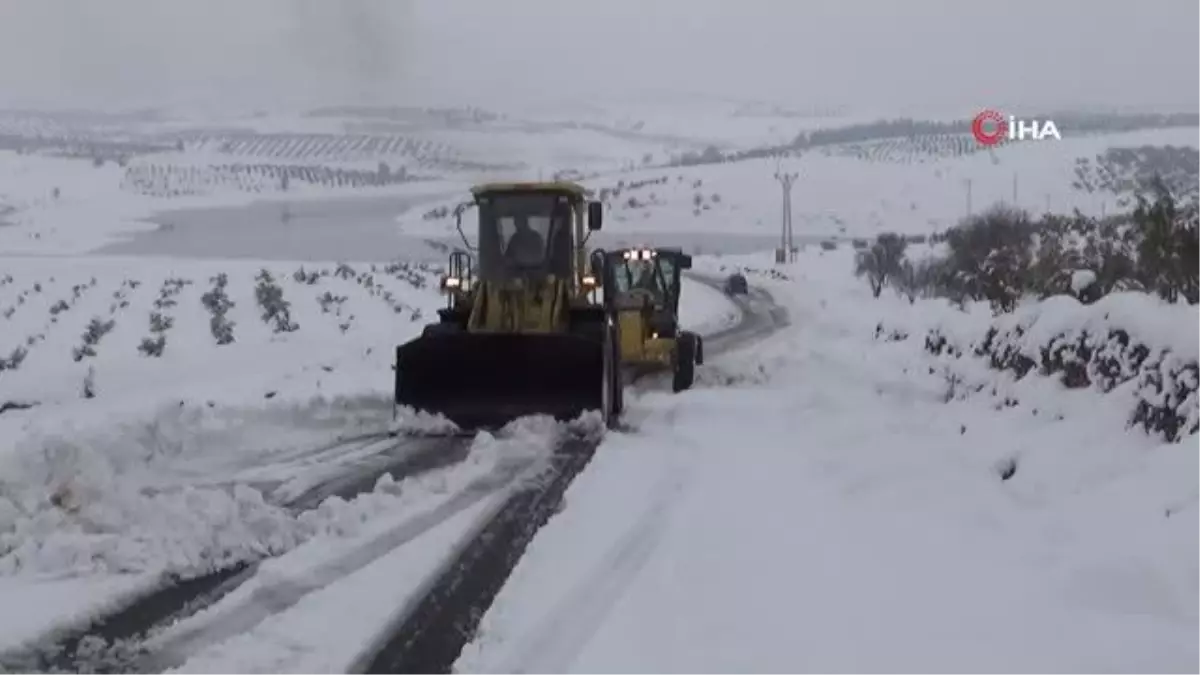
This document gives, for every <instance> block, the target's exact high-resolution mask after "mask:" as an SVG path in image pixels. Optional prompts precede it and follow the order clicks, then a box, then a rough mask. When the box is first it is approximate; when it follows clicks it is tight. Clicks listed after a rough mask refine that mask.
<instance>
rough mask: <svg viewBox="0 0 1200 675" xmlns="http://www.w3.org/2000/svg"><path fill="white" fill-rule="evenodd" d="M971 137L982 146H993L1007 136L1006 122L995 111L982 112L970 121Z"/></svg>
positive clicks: (1002, 116)
mask: <svg viewBox="0 0 1200 675" xmlns="http://www.w3.org/2000/svg"><path fill="white" fill-rule="evenodd" d="M971 135H973V136H975V140H977V141H979V142H980V143H982V144H983V145H995V144H997V143H999V142H1000V140H1001V139H1002V138H1004V137H1005V136H1007V135H1008V120H1006V119H1005V118H1004V115H1001V114H1000V113H998V112H996V111H995V110H984V111H983V112H981V113H979V114H978V115H976V116H975V119H973V120H971Z"/></svg>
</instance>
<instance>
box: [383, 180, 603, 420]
mask: <svg viewBox="0 0 1200 675" xmlns="http://www.w3.org/2000/svg"><path fill="white" fill-rule="evenodd" d="M472 193H473V196H474V203H475V205H476V206H477V208H478V211H479V230H478V245H477V247H475V252H476V256H477V260H478V266H477V269H476V265H475V264H474V263H475V259H474V258H472V256H470V255H469V254H468V253H466V252H465V251H458V252H455V253H454V254H452V255H451V259H450V269H449V270H448V274H447V275H446V277H445V278H444V279H443V282H442V288H443V291H444V292H445V293H446V295H447V297H448V305H447V307H446V308H445V309H443V310H439V312H438V315H439V319H440V320H439V322H438V323H435V324H431V325H429V326H426V328H425V331H424V333H423V334H422V336H421V337H419V338H416V339H415V340H412V341H410V342H408V343H406V344H404V345H400V346H399V347H398V348H397V353H396V397H395V400H396V403H397V405H405V406H411V407H413V408H415V409H418V410H423V411H427V412H433V413H438V414H442V415H445V416H446V417H448V418H449V419H451V420H452V421H454V422H456V423H458V424H459V426H463V427H492V426H499V425H502V424H504V423H506V422H508V421H511V420H512V419H515V418H517V417H523V416H526V415H534V414H547V415H553V416H555V417H558V418H560V419H569V418H572V417H575V416H578V415H579V414H580V413H582V412H584V411H585V410H590V409H600V410H602V411H604V412H605V414H606V416H611V415H615V414H617V413H619V411H616V412H614V408H615V407H616V406H615V403H614V398H613V397H614V396H619V392H618V394H613V393H612V390H613V389H614V388H616V389H619V383H618V382H616V381H614V380H613V379H612V375H611V372H613V371H615V370H616V366H615V365H614V364H613V362H615V356H614V354H615V349H616V348H615V342H616V340H617V337H616V333H615V322H613V321H609V320H608V318H609V315H607V314H606V312H605V307H604V306H603V304H602V303H600V302H598V301H596V300H595V296H596V292H597V289H598V287H599V282H598V280H597V279H596V278H595V277H594V276H592V274H591V272H590V271H589V269H588V256H587V253H586V249H585V244H586V240H587V233H588V232H590V231H595V230H597V229H599V227H600V204H599V202H589V201H587V198H586V194H587V193H586V190H584V188H582V187H581V186H579V185H576V184H574V183H563V182H549V183H543V182H538V183H491V184H486V185H480V186H478V187H476V188H474V189H473V190H472ZM459 218H460V221H459V224H460V233H461V211H460V215H459ZM530 231H533V232H535V234H536V235H537V236H536V237H533V239H532V240H531V239H530V238H529V235H528V233H529V232H530ZM518 233H523V234H518ZM521 236H525V237H526V238H525V239H524V240H523V241H524V242H525V243H524V244H521V245H518V238H519V237H521ZM465 240H466V237H465V236H464V241H465ZM533 240H536V241H538V242H539V243H537V244H536V245H535V244H530V243H529V242H530V241H533ZM531 247H532V248H531ZM538 247H540V248H538ZM518 249H520V250H518ZM535 254H536V255H535Z"/></svg>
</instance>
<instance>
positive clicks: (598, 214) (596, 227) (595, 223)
mask: <svg viewBox="0 0 1200 675" xmlns="http://www.w3.org/2000/svg"><path fill="white" fill-rule="evenodd" d="M587 216H588V231H589V232H599V231H600V226H601V225H602V224H603V223H604V204H602V203H600V202H588V210H587Z"/></svg>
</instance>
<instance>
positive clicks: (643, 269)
mask: <svg viewBox="0 0 1200 675" xmlns="http://www.w3.org/2000/svg"><path fill="white" fill-rule="evenodd" d="M633 264H634V265H635V268H634V274H635V279H634V282H633V286H631V287H630V289H629V290H631V291H632V290H640V291H645V292H646V293H649V294H651V295H653V296H654V299H655V300H657V299H658V296H659V288H658V279H657V278H656V277H655V274H654V263H652V262H650V261H648V260H638V261H634V262H633Z"/></svg>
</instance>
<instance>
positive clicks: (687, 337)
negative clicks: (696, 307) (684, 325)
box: [671, 333, 698, 394]
mask: <svg viewBox="0 0 1200 675" xmlns="http://www.w3.org/2000/svg"><path fill="white" fill-rule="evenodd" d="M697 342H698V340H697V337H696V335H695V334H694V333H684V334H682V335H680V336H679V338H678V339H677V340H676V341H675V369H674V370H675V372H674V378H673V379H672V382H671V388H672V390H674V392H675V393H677V394H678V393H679V392H681V391H686V390H688V389H691V388H692V383H693V382H695V380H696V348H697Z"/></svg>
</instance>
